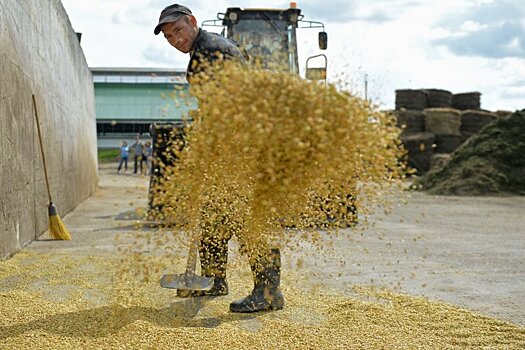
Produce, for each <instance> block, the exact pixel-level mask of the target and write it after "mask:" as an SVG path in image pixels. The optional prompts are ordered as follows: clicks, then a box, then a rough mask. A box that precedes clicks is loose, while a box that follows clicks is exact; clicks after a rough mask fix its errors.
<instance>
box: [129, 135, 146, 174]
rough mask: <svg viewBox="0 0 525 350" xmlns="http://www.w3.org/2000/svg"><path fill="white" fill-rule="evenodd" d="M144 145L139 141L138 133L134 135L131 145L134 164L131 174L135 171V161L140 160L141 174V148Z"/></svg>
mask: <svg viewBox="0 0 525 350" xmlns="http://www.w3.org/2000/svg"><path fill="white" fill-rule="evenodd" d="M143 147H144V144H143V143H142V141H140V135H137V136H136V137H135V143H134V144H132V145H131V148H133V151H134V152H135V154H134V156H133V160H134V165H133V174H136V173H137V170H138V169H137V165H138V164H137V163H138V161H139V160H140V173H141V174H142V149H143Z"/></svg>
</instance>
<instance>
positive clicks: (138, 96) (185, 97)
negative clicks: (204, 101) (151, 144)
mask: <svg viewBox="0 0 525 350" xmlns="http://www.w3.org/2000/svg"><path fill="white" fill-rule="evenodd" d="M91 72H92V74H93V83H94V85H95V109H96V118H97V142H98V147H99V148H115V147H118V146H119V145H120V143H121V141H122V140H128V141H132V140H133V139H134V138H135V136H136V135H141V136H142V138H144V139H148V138H149V127H150V125H151V124H152V123H169V122H178V121H183V120H184V119H185V118H187V116H188V111H189V110H191V109H195V108H196V107H197V102H196V100H195V99H194V98H192V97H190V95H189V85H188V82H187V81H186V71H185V70H184V69H162V68H91Z"/></svg>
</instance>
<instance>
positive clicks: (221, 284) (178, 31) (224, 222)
mask: <svg viewBox="0 0 525 350" xmlns="http://www.w3.org/2000/svg"><path fill="white" fill-rule="evenodd" d="M160 32H162V33H163V34H164V37H165V38H166V40H167V41H168V42H169V44H170V45H172V46H173V47H175V48H176V49H177V50H179V51H180V52H182V53H189V54H190V62H189V64H188V68H187V72H186V74H187V78H188V81H189V82H190V84H191V83H192V77H193V76H194V75H195V74H198V73H199V72H201V71H202V70H203V69H205V68H206V66H207V65H209V64H212V63H214V62H215V63H217V62H220V60H236V61H238V62H241V63H242V64H245V63H246V61H245V58H244V57H243V55H242V53H241V51H240V50H239V48H238V47H237V45H236V44H235V43H234V42H233V41H231V40H229V39H227V38H225V37H223V36H221V35H219V34H215V33H208V32H206V31H204V30H202V29H200V28H199V27H198V25H197V20H196V19H195V17H194V16H193V14H192V12H191V11H190V9H189V8H187V7H185V6H182V5H178V4H174V5H171V6H168V7H166V8H165V9H164V10H162V12H161V14H160V18H159V23H158V25H157V26H156V27H155V30H154V33H155V35H158V34H159V33H160ZM210 191H211V192H212V191H213V189H210ZM227 206H228V205H227V203H222V204H221V205H219V206H217V205H213V204H211V203H210V205H209V206H208V207H207V208H205V210H209V211H212V212H214V213H215V214H218V215H213V217H216V218H219V219H215V220H216V221H215V222H207V223H204V224H203V225H202V235H201V242H200V247H199V253H200V258H201V267H202V269H201V270H202V275H203V276H206V277H213V278H214V285H213V288H212V289H211V290H209V291H206V292H202V291H194V292H192V295H193V296H196V297H199V296H220V295H227V294H228V284H227V282H226V263H227V260H228V241H229V240H230V238H231V237H232V236H233V234H235V232H236V231H238V230H239V229H240V227H241V226H242V219H240V218H238V217H231V216H233V215H232V213H231V212H230V211H228V210H227V209H225V208H226V207H227ZM249 260H250V266H251V269H252V272H253V276H254V288H253V290H252V292H251V293H250V295H248V296H247V297H245V298H243V299H241V300H238V301H235V302H233V303H231V304H230V311H232V312H256V311H263V310H278V309H282V308H283V306H284V297H283V294H282V292H281V288H280V275H281V273H280V268H281V257H280V251H279V250H278V249H271V250H270V251H268V252H265V253H261V254H252V255H251V256H250V259H249Z"/></svg>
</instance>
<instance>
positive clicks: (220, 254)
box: [191, 240, 228, 297]
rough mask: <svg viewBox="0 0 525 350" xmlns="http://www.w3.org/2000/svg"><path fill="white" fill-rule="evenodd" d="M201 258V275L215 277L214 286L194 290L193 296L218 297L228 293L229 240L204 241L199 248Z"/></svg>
mask: <svg viewBox="0 0 525 350" xmlns="http://www.w3.org/2000/svg"><path fill="white" fill-rule="evenodd" d="M199 256H200V260H201V275H202V276H205V277H213V279H214V280H213V287H212V288H211V289H210V290H203V291H197V290H196V291H192V292H191V296H193V297H217V296H222V295H228V282H226V264H227V263H228V241H227V240H216V241H204V240H203V241H202V242H201V246H200V248H199Z"/></svg>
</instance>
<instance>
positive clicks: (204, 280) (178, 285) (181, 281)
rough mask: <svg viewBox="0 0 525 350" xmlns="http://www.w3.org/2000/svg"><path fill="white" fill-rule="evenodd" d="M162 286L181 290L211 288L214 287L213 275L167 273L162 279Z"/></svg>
mask: <svg viewBox="0 0 525 350" xmlns="http://www.w3.org/2000/svg"><path fill="white" fill-rule="evenodd" d="M160 286H161V287H162V288H170V289H180V290H210V289H211V288H212V287H213V277H203V276H198V275H196V274H189V275H188V274H180V275H175V274H167V275H164V276H162V278H161V279H160Z"/></svg>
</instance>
